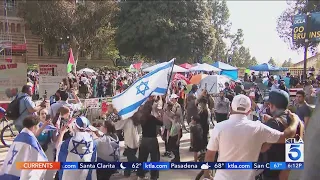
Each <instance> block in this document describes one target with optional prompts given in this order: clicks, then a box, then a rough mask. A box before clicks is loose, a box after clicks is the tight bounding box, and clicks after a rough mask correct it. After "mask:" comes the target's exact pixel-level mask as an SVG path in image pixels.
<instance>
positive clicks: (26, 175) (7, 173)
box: [0, 128, 48, 180]
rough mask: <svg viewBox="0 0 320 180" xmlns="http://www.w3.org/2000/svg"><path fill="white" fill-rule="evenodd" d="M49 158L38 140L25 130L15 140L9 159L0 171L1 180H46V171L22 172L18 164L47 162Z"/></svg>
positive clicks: (8, 155) (7, 158)
mask: <svg viewBox="0 0 320 180" xmlns="http://www.w3.org/2000/svg"><path fill="white" fill-rule="evenodd" d="M46 161H48V159H47V156H46V155H45V153H44V152H43V150H42V148H41V146H40V144H39V142H38V140H37V138H36V137H35V136H34V134H33V133H32V132H31V131H29V130H28V129H26V128H24V129H23V130H22V131H21V133H20V134H18V136H17V137H16V138H15V139H14V141H13V143H12V145H11V146H10V149H9V151H8V154H7V157H6V159H5V160H4V163H3V166H2V168H1V171H0V179H11V180H19V179H20V180H22V179H23V180H24V179H25V180H27V179H39V180H42V179H43V178H44V175H45V172H46V170H33V169H32V170H20V169H17V168H16V162H46Z"/></svg>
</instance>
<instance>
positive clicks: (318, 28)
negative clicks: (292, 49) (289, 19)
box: [292, 12, 320, 42]
mask: <svg viewBox="0 0 320 180" xmlns="http://www.w3.org/2000/svg"><path fill="white" fill-rule="evenodd" d="M307 31H308V35H307ZM306 38H308V39H309V40H310V41H315V42H317V41H319V40H320V13H318V12H317V13H311V15H310V16H309V17H308V16H307V15H306V14H300V15H296V16H294V17H293V24H292V40H293V42H304V40H305V39H306Z"/></svg>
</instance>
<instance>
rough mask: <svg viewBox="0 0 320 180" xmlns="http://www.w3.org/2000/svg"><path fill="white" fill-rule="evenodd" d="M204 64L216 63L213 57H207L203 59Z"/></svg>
mask: <svg viewBox="0 0 320 180" xmlns="http://www.w3.org/2000/svg"><path fill="white" fill-rule="evenodd" d="M202 63H207V64H213V63H214V61H213V59H212V57H211V56H205V57H203V58H202Z"/></svg>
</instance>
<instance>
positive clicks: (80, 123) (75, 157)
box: [56, 116, 97, 180]
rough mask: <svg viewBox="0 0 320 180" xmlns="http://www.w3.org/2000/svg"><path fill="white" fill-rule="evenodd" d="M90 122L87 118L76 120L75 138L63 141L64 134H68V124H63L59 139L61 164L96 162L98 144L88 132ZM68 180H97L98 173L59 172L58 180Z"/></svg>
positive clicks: (74, 127)
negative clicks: (72, 179)
mask: <svg viewBox="0 0 320 180" xmlns="http://www.w3.org/2000/svg"><path fill="white" fill-rule="evenodd" d="M89 124H90V123H89V120H88V119H87V118H86V117H83V116H81V117H78V118H76V119H75V120H74V126H72V127H73V132H74V134H73V137H70V138H68V139H66V140H65V141H62V140H63V136H64V134H65V133H66V132H67V130H68V129H67V127H69V126H68V125H67V124H66V125H64V124H62V128H61V129H60V134H59V136H58V139H57V143H56V148H57V155H58V156H57V159H58V161H59V162H96V160H97V151H96V143H95V142H94V140H93V138H92V135H91V134H90V133H89V132H87V130H89ZM57 177H58V179H59V180H66V179H70V177H72V178H74V179H76V180H81V179H86V180H96V179H97V176H96V172H95V170H92V169H81V170H80V169H79V170H63V169H60V170H59V171H58V176H56V179H57Z"/></svg>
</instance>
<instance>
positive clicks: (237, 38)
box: [212, 0, 257, 67]
mask: <svg viewBox="0 0 320 180" xmlns="http://www.w3.org/2000/svg"><path fill="white" fill-rule="evenodd" d="M212 10H213V13H212V23H213V26H214V28H215V29H216V32H215V38H216V39H217V43H216V46H215V48H214V50H213V53H212V59H213V61H222V62H225V63H230V64H232V65H234V66H237V67H248V66H249V65H256V64H257V61H256V59H255V58H254V59H253V58H251V55H250V51H249V49H246V48H245V47H244V46H243V41H244V37H243V36H244V34H243V30H242V29H238V30H237V32H236V33H235V34H232V33H231V32H230V27H231V23H230V21H229V17H230V13H229V9H228V6H227V3H226V0H222V1H215V2H213V3H212ZM226 42H229V43H230V46H227V43H226ZM228 59H231V62H228ZM252 60H253V61H252Z"/></svg>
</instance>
